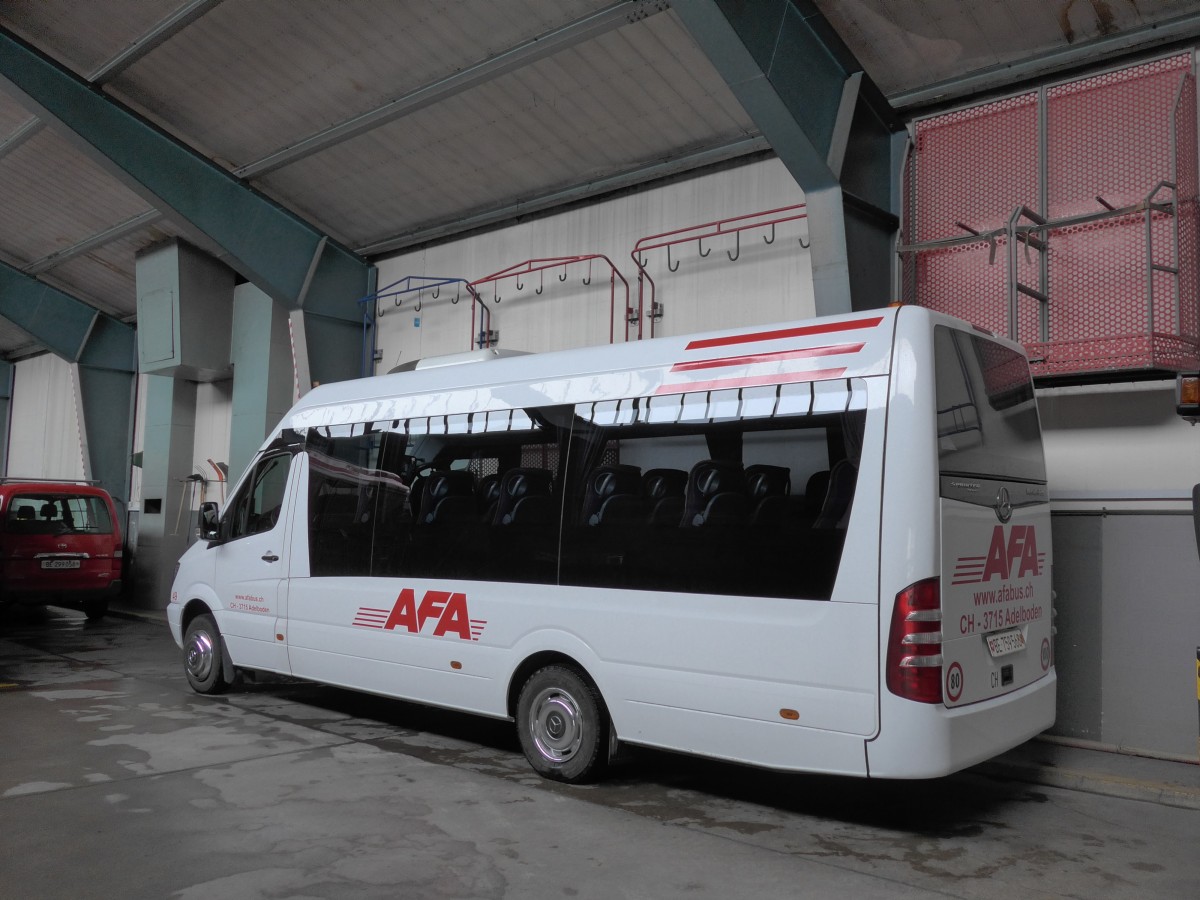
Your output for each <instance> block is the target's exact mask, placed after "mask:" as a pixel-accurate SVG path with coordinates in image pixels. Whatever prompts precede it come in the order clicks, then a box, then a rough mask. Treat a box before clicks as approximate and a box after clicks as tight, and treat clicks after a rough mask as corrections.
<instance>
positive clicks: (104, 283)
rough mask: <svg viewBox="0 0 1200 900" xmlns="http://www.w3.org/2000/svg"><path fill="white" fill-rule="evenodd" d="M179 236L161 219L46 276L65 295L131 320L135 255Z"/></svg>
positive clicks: (134, 295)
mask: <svg viewBox="0 0 1200 900" xmlns="http://www.w3.org/2000/svg"><path fill="white" fill-rule="evenodd" d="M180 236H181V235H180V232H179V229H177V228H175V227H174V226H173V225H171V223H170V222H168V221H167V220H165V219H164V220H161V221H159V222H157V223H155V224H154V225H151V226H149V227H148V228H144V229H142V230H141V231H138V232H135V233H134V234H131V235H128V236H126V237H124V238H121V239H120V240H118V241H113V242H112V243H109V244H105V245H104V246H103V247H98V248H97V249H95V250H91V251H89V252H88V253H85V254H82V255H80V256H77V257H74V258H72V259H69V260H66V261H64V262H63V263H62V264H60V265H57V266H55V267H54V268H53V269H51V270H50V273H49V274H50V275H51V276H53V278H54V279H55V281H56V282H58V283H59V285H60V286H61V287H63V288H64V289H65V290H67V292H68V293H72V294H74V295H75V296H77V297H80V298H82V299H85V300H89V301H92V302H94V303H95V304H96V305H97V306H99V307H100V308H102V309H103V310H104V311H105V312H106V313H108V314H109V315H111V316H116V317H117V318H125V317H127V316H133V315H135V314H136V313H137V292H136V290H135V281H134V274H135V261H134V255H135V254H136V253H137V251H138V250H140V249H142V248H143V247H146V246H149V245H150V244H154V243H157V242H158V241H161V240H165V239H166V238H168V237H180Z"/></svg>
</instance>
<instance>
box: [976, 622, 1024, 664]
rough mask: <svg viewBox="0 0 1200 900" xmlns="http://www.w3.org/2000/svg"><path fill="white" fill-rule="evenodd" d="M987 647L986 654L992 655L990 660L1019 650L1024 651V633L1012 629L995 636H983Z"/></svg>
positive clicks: (997, 633) (998, 632)
mask: <svg viewBox="0 0 1200 900" xmlns="http://www.w3.org/2000/svg"><path fill="white" fill-rule="evenodd" d="M985 638H986V640H987V645H988V653H990V654H992V658H993V659H995V658H996V657H997V656H1008V654H1010V653H1016V652H1018V651H1019V650H1024V649H1025V632H1023V631H1022V630H1021V629H1020V628H1013V629H1010V630H1009V631H997V632H996V633H995V634H989V635H986V636H985Z"/></svg>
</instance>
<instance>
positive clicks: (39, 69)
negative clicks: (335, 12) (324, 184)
mask: <svg viewBox="0 0 1200 900" xmlns="http://www.w3.org/2000/svg"><path fill="white" fill-rule="evenodd" d="M0 90H5V91H7V92H8V93H10V94H12V95H13V96H14V98H15V99H16V100H17V101H18V102H19V103H21V104H22V105H24V106H25V107H26V108H27V109H29V110H30V111H31V112H33V113H34V114H35V115H37V116H38V117H39V118H41V119H42V120H43V121H45V122H46V123H47V124H48V125H50V126H51V127H54V128H55V129H56V130H57V131H59V132H60V134H61V135H62V136H63V137H64V138H66V139H67V140H69V141H70V142H72V143H73V144H74V145H75V146H76V147H78V148H79V149H80V150H82V151H83V152H84V153H85V154H87V155H88V157H89V158H91V159H92V160H93V161H95V162H96V163H97V164H98V165H100V166H101V167H103V168H104V169H105V170H106V171H107V172H109V173H110V174H112V175H113V176H115V177H116V178H118V179H119V180H120V181H121V183H122V184H124V185H125V186H126V187H128V188H129V189H130V190H132V191H134V192H135V193H137V194H138V195H139V196H141V197H142V198H143V199H145V200H146V201H147V202H148V203H150V204H151V205H152V206H154V207H155V208H156V209H158V210H160V211H163V212H165V213H166V214H168V215H169V216H170V217H171V218H172V219H173V220H174V221H176V222H177V223H178V224H179V225H180V226H181V228H182V229H183V230H184V232H185V234H186V235H187V237H188V238H189V240H192V241H193V242H194V243H196V244H197V245H198V246H200V247H202V248H203V249H204V250H206V251H207V252H209V253H211V254H213V255H214V256H216V257H217V258H219V259H221V260H222V261H223V262H225V263H226V265H228V266H229V267H230V268H232V269H233V270H234V271H236V272H238V273H239V274H241V275H242V276H243V277H244V278H246V279H247V280H249V281H251V282H253V283H254V284H256V285H258V287H260V288H261V289H262V290H263V291H264V292H266V293H267V294H268V295H269V296H271V297H272V298H273V299H275V300H276V301H278V302H279V303H282V304H283V305H284V306H285V307H287V308H288V309H299V308H303V309H304V310H305V311H306V312H313V313H316V314H319V315H322V316H326V317H329V318H335V319H342V320H346V321H352V322H356V323H360V322H361V319H360V315H359V310H358V309H357V305H356V303H355V300H357V298H359V297H361V296H363V295H364V294H365V293H366V291H367V286H368V283H369V275H368V271H369V269H370V266H369V265H368V264H367V263H366V261H365V260H363V259H362V258H360V257H358V256H357V255H355V254H354V253H352V252H350V251H349V250H346V249H345V248H343V247H341V246H340V245H338V244H336V243H334V242H333V241H329V240H328V239H327V238H326V236H325V235H323V234H321V233H320V232H319V231H318V230H317V229H316V228H314V227H313V226H312V225H310V224H309V223H308V222H305V221H304V220H303V219H301V218H300V217H299V216H297V215H295V214H294V213H292V212H290V211H288V210H286V209H284V208H283V207H281V206H280V205H279V204H277V203H275V202H273V201H271V200H269V199H267V198H266V197H264V196H263V195H261V194H260V193H258V192H257V191H255V190H253V189H252V188H250V187H249V186H248V185H246V184H244V183H243V182H241V181H239V180H238V179H237V178H235V177H233V176H232V175H230V174H229V172H227V171H226V170H225V169H223V168H221V167H220V166H218V165H216V164H215V163H213V162H212V161H211V160H209V159H207V158H205V157H203V156H201V155H200V154H198V153H197V152H196V151H194V150H193V149H192V148H190V147H188V146H186V145H185V144H183V143H182V142H180V141H179V140H177V139H175V138H174V137H172V136H171V135H169V134H167V133H166V132H165V131H163V130H162V129H161V128H159V127H158V126H156V125H154V124H153V123H151V122H149V121H147V120H146V119H145V118H144V117H142V116H140V115H138V114H137V113H135V112H134V111H133V110H131V109H129V108H128V107H126V106H125V105H124V104H121V103H119V102H118V101H116V100H114V99H113V98H111V97H108V96H106V95H105V94H104V93H103V92H101V91H100V90H98V89H97V88H95V87H94V86H92V85H90V84H88V83H87V82H86V81H85V80H84V79H82V78H79V77H78V76H77V75H75V74H74V73H72V72H71V71H69V70H68V69H66V68H65V67H64V66H62V65H61V64H59V63H58V62H56V61H54V60H52V59H50V58H49V57H48V56H46V55H45V54H43V53H41V52H40V51H39V50H37V49H36V48H34V47H32V46H31V45H29V44H28V43H26V42H25V41H23V40H21V39H20V38H18V37H17V36H16V35H14V34H13V33H12V32H10V31H8V30H7V29H0ZM310 270H311V272H310ZM306 286H307V288H306Z"/></svg>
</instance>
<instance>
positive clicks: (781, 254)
mask: <svg viewBox="0 0 1200 900" xmlns="http://www.w3.org/2000/svg"><path fill="white" fill-rule="evenodd" d="M803 200H804V195H803V193H802V192H801V190H800V188H799V187H798V186H797V185H796V182H795V181H794V180H793V179H792V177H791V176H790V175H789V174H788V172H787V170H786V169H785V168H784V167H783V164H782V163H780V162H779V161H778V160H767V161H761V162H755V163H751V164H747V165H743V166H738V167H735V168H732V169H727V170H724V171H721V172H717V173H715V174H709V175H700V176H696V177H692V178H686V179H682V180H679V181H676V182H674V183H672V184H669V185H666V186H662V187H656V188H652V189H648V190H643V191H638V192H635V193H632V194H629V195H626V196H620V197H617V198H615V199H611V200H606V201H603V202H599V203H595V204H591V205H589V206H586V207H584V208H581V209H576V210H571V211H569V212H564V213H559V214H556V215H550V216H546V217H542V218H537V219H535V220H533V221H530V222H526V223H522V224H518V225H514V226H512V227H510V228H505V229H503V230H498V231H493V232H488V233H486V234H483V235H480V236H476V237H471V238H465V239H462V240H456V241H451V242H449V243H445V244H440V245H437V246H433V247H428V248H425V249H422V250H420V251H416V252H413V253H405V254H400V255H398V256H395V257H392V258H390V259H388V260H384V261H382V262H380V263H379V284H380V286H381V287H382V286H384V285H387V284H390V283H392V282H394V281H397V280H399V279H401V278H404V277H406V276H414V275H420V276H427V277H435V276H437V277H449V278H464V279H467V280H468V281H471V280H475V279H477V278H481V277H483V276H486V275H489V274H492V273H494V272H498V271H501V270H504V269H507V268H509V267H511V266H515V265H518V264H520V263H524V262H526V261H528V260H531V259H546V258H551V257H563V256H582V255H587V254H603V255H605V256H607V257H608V258H609V259H610V260H611V261H612V262H613V263H614V264H615V266H616V267H617V269H618V270H619V271H620V273H621V274H622V275H623V276H624V277H625V279H626V280H627V281H628V282H629V290H630V302H631V304H632V305H636V303H637V268H636V266H635V265H634V263H633V260H632V259H631V258H630V252H631V251H632V250H633V247H634V244H635V243H636V242H637V240H638V239H639V238H642V237H646V236H647V235H651V234H657V233H661V232H665V231H673V230H675V229H678V228H685V227H689V226H693V225H699V224H703V223H706V222H712V221H716V220H718V219H725V218H730V217H733V216H742V215H748V214H753V213H758V212H761V211H763V210H767V209H777V208H779V207H783V206H790V205H793V204H797V203H802V202H803ZM769 236H770V230H769V229H756V230H753V231H747V232H745V233H743V234H742V236H741V242H742V248H741V255H740V257H739V258H738V260H737V261H736V262H731V261H730V260H729V257H728V253H729V252H731V251H733V250H734V249H735V245H734V238H733V237H732V236H729V237H723V238H720V239H718V240H716V241H706V242H705V250H706V251H709V255H708V256H707V257H705V258H703V259H702V258H700V257H699V255H698V252H697V251H698V248H697V246H696V244H695V243H692V244H690V245H683V246H681V247H679V248H677V250H678V252H676V251H675V250H673V251H672V261H673V262H680V266H679V269H678V271H676V272H675V273H671V272H668V271H667V256H666V252H665V251H664V250H658V251H654V252H652V253H650V254H648V255H647V258H646V265H647V270H648V271H649V273H650V276H651V277H652V278H653V279H654V281H655V282H656V284H657V299H658V300H659V301H660V302H662V303H663V304H664V306H665V317H664V319H663V320H662V321H661V322H659V323H658V324H657V326H656V333H657V334H659V335H670V334H685V333H689V332H693V331H704V330H709V329H714V328H723V327H730V326H735V325H745V324H758V323H763V322H775V321H781V320H786V319H797V318H804V317H807V316H811V315H812V314H813V309H814V306H813V294H812V277H811V270H810V267H809V256H808V252H807V251H806V250H803V249H802V248H801V247H800V244H799V242H798V238H799V237H801V236H803V237H804V239H805V241H806V242H807V239H808V230H807V226H806V224H805V223H804V222H803V221H799V222H789V223H786V224H783V225H780V226H779V227H778V229H777V234H776V240H775V242H774V243H773V244H771V245H769V246H768V245H767V244H765V243H764V240H763V239H764V238H765V237H769ZM610 272H611V269H610V268H609V267H608V266H607V265H606V264H603V263H602V262H600V261H596V262H594V263H593V265H592V280H591V285H590V286H588V287H585V286H584V285H583V284H582V279H583V278H585V277H587V274H588V265H587V263H582V264H576V265H572V266H570V267H568V268H567V269H566V275H567V280H566V281H565V282H560V281H559V280H558V279H559V276H560V275H562V274H563V269H561V268H556V269H553V270H550V271H547V272H545V273H544V275H541V274H534V275H528V276H525V277H524V278H523V279H522V282H523V284H524V290H523V291H521V292H518V291H517V289H516V281H515V280H513V279H507V280H505V281H502V282H499V283H498V284H494V285H492V284H489V285H485V286H482V287H481V288H480V292H481V295H482V296H483V297H484V299H485V302H486V303H487V305H488V306H489V307H490V308H491V310H492V316H493V321H492V325H493V328H497V329H498V330H499V331H500V342H499V346H501V347H504V348H508V349H513V350H529V351H541V350H557V349H565V348H570V347H580V346H588V345H593V344H603V343H608V340H609V298H610V289H609V273H610ZM617 285H618V288H619V292H618V295H617V300H616V312H615V314H614V316H613V330H614V335H615V340H617V341H621V340H624V337H625V326H624V320H623V310H624V306H625V297H624V292H623V287H622V286H621V284H620V281H619V280H618V282H617ZM538 287H542V288H543V291H542V294H541V295H540V296H539V295H537V294H536V293H535V290H536V289H537V288H538ZM497 292H498V293H499V295H500V297H501V302H500V303H498V304H497V303H494V302H493V297H494V296H495V294H496V293H497ZM454 293H455V292H454V291H453V290H447V289H442V291H441V296H440V297H439V299H437V300H433V299H432V296H431V294H430V292H429V291H426V292H425V294H424V297H423V300H422V309H421V311H420V312H417V311H416V310H415V309H414V307H415V305H416V300H417V298H416V296H415V295H408V296H407V297H406V298H404V302H403V303H402V305H401V306H400V307H399V308H397V307H396V306H395V304H394V301H393V300H390V299H385V300H381V301H380V302H379V304H378V310H379V312H380V313H382V315H381V316H380V317H379V319H378V322H379V334H378V344H377V346H378V348H379V349H380V350H381V351H382V358H381V361H380V362H379V364H378V366H377V371H379V372H385V371H387V370H388V369H391V368H393V367H394V366H396V365H397V364H399V363H401V362H408V361H411V360H413V359H420V358H422V357H427V356H437V355H442V354H447V353H460V352H463V351H466V350H469V349H471V334H472V332H471V307H470V304H469V303H468V302H467V301H466V300H465V299H464V300H463V301H462V302H460V303H458V304H457V305H454V304H452V303H450V299H451V298H452V297H453V296H454ZM462 296H463V297H464V298H465V297H466V294H465V292H464V293H463V294H462ZM418 322H419V324H418ZM478 327H479V325H478V319H477V320H476V330H478ZM643 328H644V332H645V334H646V335H647V336H648V335H649V323H648V322H647V323H645V324H644V326H643ZM631 337H636V328H634V329H631Z"/></svg>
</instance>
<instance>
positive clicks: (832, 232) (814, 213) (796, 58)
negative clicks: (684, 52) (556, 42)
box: [672, 0, 903, 315]
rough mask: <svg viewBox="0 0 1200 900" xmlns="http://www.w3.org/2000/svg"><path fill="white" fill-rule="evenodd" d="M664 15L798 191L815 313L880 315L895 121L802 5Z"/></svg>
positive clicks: (805, 1)
mask: <svg viewBox="0 0 1200 900" xmlns="http://www.w3.org/2000/svg"><path fill="white" fill-rule="evenodd" d="M672 8H673V9H674V10H675V11H676V13H677V14H678V16H679V18H680V19H681V20H682V21H683V23H684V25H685V26H686V27H687V29H688V31H689V32H690V33H691V35H692V37H693V38H694V39H695V40H696V43H697V44H698V45H699V46H700V48H701V50H703V51H704V53H705V54H706V55H707V56H708V58H709V60H710V61H711V62H712V63H713V65H714V67H715V68H716V69H717V71H718V72H719V73H720V74H721V76H722V77H723V78H724V79H725V82H726V83H727V84H728V85H729V87H730V89H731V90H732V91H733V94H734V96H735V97H736V98H737V100H738V102H739V103H741V105H742V108H743V109H745V110H746V112H747V113H748V114H749V115H750V117H751V118H752V119H753V120H754V123H755V125H757V126H758V128H759V130H760V131H762V133H763V136H764V137H765V138H766V139H767V140H768V141H770V143H771V147H772V148H773V149H774V150H775V152H776V153H777V154H779V158H780V159H781V160H782V161H783V164H784V165H785V166H786V167H787V169H788V171H789V172H790V173H791V175H792V177H793V178H795V179H796V182H797V184H799V185H800V187H801V189H802V190H803V191H804V196H805V202H806V204H807V205H808V221H809V227H810V233H811V235H812V249H811V251H810V252H811V258H812V266H813V288H814V293H815V295H816V309H817V313H818V314H819V315H825V314H831V313H839V312H849V311H850V310H851V309H861V308H870V307H877V306H882V305H885V304H886V303H887V302H888V301H889V300H890V299H891V291H892V287H891V285H892V278H891V271H892V266H893V262H894V260H893V257H894V252H893V249H892V241H893V239H894V235H895V232H896V230H897V228H898V225H899V220H898V218H897V217H896V216H895V214H894V212H893V210H894V209H895V208H896V206H897V205H898V204H897V198H896V196H895V191H894V190H893V182H894V177H893V171H894V162H893V157H894V143H895V136H896V135H898V134H900V133H901V132H902V131H903V123H902V122H901V121H900V120H899V117H898V116H897V115H896V114H895V112H894V111H893V110H892V108H891V106H890V104H889V103H888V102H887V100H886V99H885V98H884V96H883V94H882V93H881V92H880V91H879V88H878V87H877V86H876V85H875V84H874V82H872V81H871V79H870V78H869V77H868V76H867V75H866V74H865V73H864V71H863V68H862V66H861V65H860V64H859V63H858V61H857V60H856V59H855V58H854V55H853V54H852V53H851V52H850V50H849V49H848V48H847V47H846V45H845V44H844V43H843V42H842V40H841V38H840V37H839V36H838V35H837V33H836V32H835V31H834V30H833V28H832V26H830V24H829V23H828V22H827V21H826V20H825V17H824V16H823V15H821V13H820V11H819V10H818V9H817V7H816V4H815V3H814V2H812V0H760V2H757V3H746V2H744V0H673V3H672ZM847 201H848V202H847ZM851 260H853V265H851V263H850V261H851Z"/></svg>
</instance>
